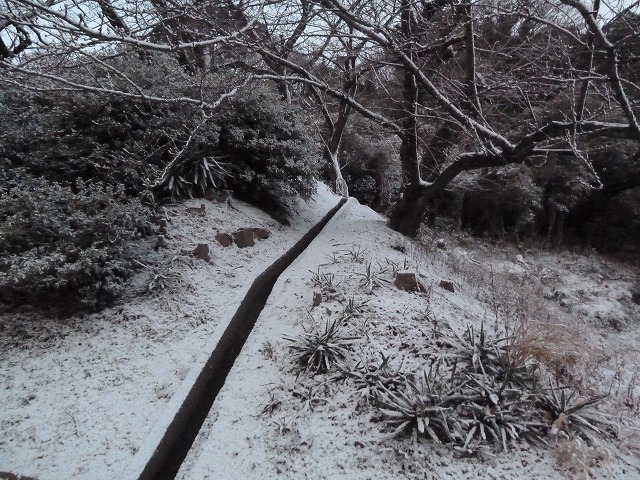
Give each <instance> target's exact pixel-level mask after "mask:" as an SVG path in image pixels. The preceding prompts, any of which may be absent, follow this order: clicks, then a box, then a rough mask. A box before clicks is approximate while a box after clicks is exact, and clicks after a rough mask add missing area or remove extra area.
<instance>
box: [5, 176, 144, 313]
mask: <svg viewBox="0 0 640 480" xmlns="http://www.w3.org/2000/svg"><path fill="white" fill-rule="evenodd" d="M0 178H1V180H0V305H3V306H17V305H21V304H29V305H34V304H36V305H37V304H44V303H46V304H48V305H54V306H56V307H59V309H60V310H64V311H69V310H75V309H96V308H99V307H101V306H104V305H105V304H108V303H109V302H111V301H113V300H114V299H115V298H117V297H118V296H119V295H120V294H121V293H122V288H123V281H124V279H126V278H127V277H128V276H129V274H130V273H131V271H132V265H131V263H130V259H129V257H128V255H127V251H126V250H127V244H128V242H129V241H131V240H132V239H134V238H136V237H139V236H140V235H142V234H143V233H144V232H145V231H147V229H148V227H147V225H148V218H149V215H150V210H149V209H148V208H147V207H145V206H143V205H142V203H141V202H140V200H139V199H136V198H131V197H127V196H125V195H124V194H123V191H122V189H118V188H114V187H111V186H106V185H104V184H101V183H97V182H95V183H88V182H85V181H82V180H77V181H76V182H75V183H74V184H61V183H52V182H48V181H46V180H43V179H40V178H36V177H32V176H29V175H28V174H25V173H24V172H23V171H21V170H9V171H2V172H0Z"/></svg>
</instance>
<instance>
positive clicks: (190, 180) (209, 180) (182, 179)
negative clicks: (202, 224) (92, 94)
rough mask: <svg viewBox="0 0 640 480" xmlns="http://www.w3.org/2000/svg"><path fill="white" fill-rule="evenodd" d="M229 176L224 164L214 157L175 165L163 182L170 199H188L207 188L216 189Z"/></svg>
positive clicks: (190, 160) (202, 192) (189, 160)
mask: <svg viewBox="0 0 640 480" xmlns="http://www.w3.org/2000/svg"><path fill="white" fill-rule="evenodd" d="M229 175H230V172H229V170H228V169H227V166H226V164H225V163H223V162H220V161H218V160H217V159H216V158H214V157H201V158H196V159H188V161H183V162H179V163H177V164H176V167H175V170H174V171H173V172H171V175H168V176H167V177H166V179H165V180H164V183H165V185H166V188H167V190H168V192H169V194H170V196H171V198H181V197H189V198H193V195H194V194H196V193H198V191H199V192H200V193H201V194H203V195H204V193H205V191H206V190H207V188H210V187H212V188H218V187H220V186H221V185H223V183H224V179H225V177H228V176H229Z"/></svg>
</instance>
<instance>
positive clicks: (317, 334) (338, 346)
mask: <svg viewBox="0 0 640 480" xmlns="http://www.w3.org/2000/svg"><path fill="white" fill-rule="evenodd" d="M309 317H310V324H311V327H310V329H309V330H307V331H305V332H304V333H302V334H300V335H298V336H296V337H290V336H285V337H284V338H285V340H287V341H288V342H289V349H290V350H291V352H292V353H293V357H294V358H293V360H294V364H295V365H296V366H297V367H298V368H299V370H300V371H307V372H315V373H324V372H327V371H329V370H330V369H331V367H332V366H333V365H335V364H336V363H337V362H340V361H349V360H350V353H349V348H350V347H351V345H353V344H354V343H355V342H357V341H358V337H353V336H349V335H345V334H344V333H343V332H342V327H341V325H340V320H333V321H331V320H328V321H326V322H325V324H324V326H323V327H320V326H318V324H317V322H316V321H315V319H314V318H313V317H312V316H311V314H309Z"/></svg>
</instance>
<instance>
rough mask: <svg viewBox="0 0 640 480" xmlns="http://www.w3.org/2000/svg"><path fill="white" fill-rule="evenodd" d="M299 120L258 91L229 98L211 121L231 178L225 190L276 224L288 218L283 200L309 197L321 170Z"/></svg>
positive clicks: (308, 134)
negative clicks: (269, 215) (268, 215)
mask: <svg viewBox="0 0 640 480" xmlns="http://www.w3.org/2000/svg"><path fill="white" fill-rule="evenodd" d="M303 115H304V113H303V112H302V111H299V110H298V109H296V108H295V107H293V106H291V105H287V104H285V103H284V102H282V100H281V99H280V98H279V97H278V96H276V95H275V94H272V93H270V92H268V91H267V90H266V89H257V90H256V91H253V92H251V93H248V94H243V95H242V96H238V97H235V98H233V99H232V100H231V101H230V105H229V108H227V109H225V110H224V112H222V114H221V115H220V117H219V118H218V119H216V124H217V125H216V127H217V140H218V143H217V146H216V147H217V148H216V150H217V152H216V153H217V156H218V157H219V158H221V159H222V160H223V161H224V162H225V163H226V166H227V168H228V170H229V172H230V175H229V177H228V178H227V179H226V182H227V185H228V186H229V187H230V188H232V189H233V190H234V192H235V193H236V194H237V195H238V196H239V197H240V198H243V199H245V200H247V201H249V202H251V203H254V204H256V205H258V206H260V207H261V208H266V207H267V211H268V212H269V213H271V214H272V215H274V216H275V217H276V218H277V219H279V220H281V221H284V220H285V218H286V215H287V214H288V208H287V200H288V199H290V198H291V197H294V196H300V197H302V198H304V199H308V198H309V197H310V196H311V195H312V194H313V193H314V191H315V178H317V176H318V170H319V168H320V161H321V155H320V149H319V148H318V145H317V144H316V143H315V142H314V141H313V140H312V139H313V134H312V132H311V131H310V130H309V129H308V128H307V127H306V126H305V125H304V124H303V122H302V119H303Z"/></svg>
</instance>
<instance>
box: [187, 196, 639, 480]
mask: <svg viewBox="0 0 640 480" xmlns="http://www.w3.org/2000/svg"><path fill="white" fill-rule="evenodd" d="M437 240H438V239H435V238H434V239H429V238H425V239H424V241H425V242H426V243H427V247H426V248H425V247H419V246H415V245H413V244H411V243H409V242H407V241H406V240H405V239H404V238H403V237H401V236H400V235H398V234H397V233H395V232H393V231H391V230H389V229H388V228H387V227H386V222H385V219H384V218H382V217H380V216H378V215H377V214H376V213H374V212H372V211H371V210H369V209H368V208H366V207H363V206H360V205H359V204H358V203H357V202H356V201H354V200H353V199H352V200H350V201H349V203H347V205H346V206H345V207H343V209H342V210H341V211H340V212H339V213H338V215H336V217H334V219H332V220H331V222H330V223H329V224H328V225H327V227H326V228H325V229H324V230H323V232H322V233H321V234H320V235H319V236H318V237H317V238H316V240H314V242H313V243H312V244H311V246H310V247H309V248H308V249H307V251H306V252H305V253H304V254H303V255H302V256H301V257H299V258H298V260H296V262H294V264H293V265H292V266H291V267H290V268H289V269H288V270H287V271H285V273H284V274H283V275H282V276H281V277H280V279H279V280H278V282H277V283H276V285H275V287H274V291H273V294H272V296H271V297H270V300H269V302H268V303H267V306H266V308H265V310H264V311H263V312H262V315H261V316H260V318H259V319H258V323H257V324H256V327H255V329H254V331H253V333H252V335H251V336H250V337H249V340H248V342H247V343H246V344H245V347H244V349H243V351H242V353H241V355H240V357H239V358H238V360H237V361H236V363H235V365H234V367H233V369H232V371H231V373H230V375H229V377H228V379H227V383H226V384H225V386H224V388H223V389H222V391H221V393H220V394H219V395H218V397H217V399H216V402H215V404H214V407H213V409H212V410H211V412H210V414H209V417H208V419H207V421H206V422H205V424H204V426H203V427H202V429H201V431H200V434H199V436H198V438H197V439H196V442H195V444H194V447H193V448H192V450H191V451H190V452H189V455H188V456H187V459H186V461H185V462H184V463H183V466H182V469H181V471H180V473H179V475H178V478H179V479H181V480H189V479H196V478H197V479H205V478H207V479H260V478H278V479H281V478H282V479H285V478H286V479H300V478H308V479H337V478H345V479H378V478H385V479H392V478H394V479H395V478H397V479H401V478H436V479H438V478H439V479H445V478H449V479H460V478H469V479H475V478H494V479H495V478H504V479H513V478H519V479H534V478H535V479H537V478H546V479H556V478H565V477H566V478H572V477H573V476H577V478H585V476H586V478H590V477H589V476H590V475H593V476H594V477H598V478H606V477H608V476H611V477H612V478H619V479H623V478H624V479H630V478H640V459H639V457H638V454H639V453H640V452H639V451H638V447H637V444H638V442H637V439H638V436H637V435H636V433H637V432H638V425H639V422H638V418H637V412H638V410H637V406H636V407H634V408H629V407H627V406H625V405H624V401H625V398H626V397H627V395H626V393H627V392H626V390H625V389H626V388H631V392H632V393H633V394H634V395H635V397H634V398H636V399H637V395H638V393H639V392H638V388H637V387H634V384H633V379H632V378H631V377H632V376H633V374H634V372H635V370H637V366H638V365H639V362H638V360H639V357H638V355H637V353H636V352H634V351H630V350H628V349H627V346H629V345H632V344H635V345H638V343H637V342H638V338H639V335H638V332H636V331H634V330H635V328H634V327H635V325H634V322H635V324H636V325H637V320H638V312H639V309H638V307H637V306H635V305H633V304H632V303H631V302H630V300H629V298H628V297H629V294H628V287H629V285H630V279H631V278H630V277H629V278H627V276H629V275H630V274H631V272H630V271H628V270H627V269H625V268H624V267H622V266H619V269H618V270H616V272H617V273H615V274H614V273H613V272H611V275H612V276H610V277H609V279H608V280H606V281H605V280H602V279H600V280H602V282H604V284H602V283H601V284H599V286H598V285H595V284H591V283H590V282H591V280H590V277H589V274H594V275H595V276H597V275H599V274H600V273H598V272H601V271H602V269H603V268H605V266H606V265H608V266H609V267H606V268H611V266H610V264H609V263H607V262H604V261H601V260H598V259H594V260H593V261H590V259H589V258H588V257H581V256H572V255H566V254H563V255H552V254H545V253H542V252H528V253H526V252H525V253H520V252H518V251H517V250H515V249H513V248H511V247H504V253H500V254H495V253H491V252H492V250H491V249H489V248H483V247H482V244H481V243H480V242H475V243H477V244H476V245H467V246H466V247H464V246H459V245H454V244H455V243H462V244H464V243H467V242H470V243H474V242H471V241H470V240H467V241H462V242H456V240H455V238H453V237H451V238H447V239H446V241H445V242H444V245H443V244H442V242H441V246H448V247H449V248H447V249H446V250H443V249H439V248H436V247H435V245H436V244H437ZM529 254H530V255H531V257H534V258H536V260H535V261H534V260H532V259H530V258H529ZM565 263H566V264H565ZM369 265H371V266H372V268H373V269H374V271H384V270H385V269H387V268H388V267H389V266H390V265H396V266H398V265H401V266H402V268H404V267H408V268H410V269H416V268H417V269H418V272H419V273H420V274H421V275H422V276H423V278H425V279H426V282H427V283H428V284H429V290H430V293H410V292H401V291H398V290H397V289H396V288H395V287H394V286H393V283H392V280H393V277H392V275H391V274H390V273H389V270H387V271H386V272H385V273H381V274H380V276H379V277H378V280H379V282H378V283H377V284H376V283H373V285H371V284H369V285H367V277H366V275H365V272H366V270H367V267H368V266H369ZM580 265H583V266H586V265H590V266H591V271H589V272H586V271H585V270H584V269H582V270H581V267H580ZM568 270H571V271H575V272H576V273H575V278H574V277H572V276H570V275H569V274H567V273H566V272H567V271H568ZM318 273H321V274H325V275H328V276H331V275H333V277H332V281H333V282H334V283H335V284H337V286H336V288H335V290H336V294H335V295H333V297H334V298H326V296H325V298H324V299H323V302H322V303H321V304H320V305H318V306H315V307H313V295H314V292H315V291H317V290H318V287H317V286H314V285H313V283H314V280H313V279H314V276H316V275H317V274H318ZM541 275H547V276H550V277H553V279H554V280H551V279H548V278H544V279H542V280H541V279H540V278H539V277H540V276H541ZM613 275H615V276H616V279H615V280H614V279H613ZM598 278H599V277H598ZM598 278H595V279H594V280H593V281H594V282H596V283H597V282H598V281H599V280H598ZM441 280H450V281H452V282H453V284H454V290H455V291H454V292H450V291H448V290H446V289H444V288H441V287H440V286H439V282H440V281H441ZM580 285H581V289H583V290H585V293H582V294H580V293H577V292H574V291H573V289H575V288H577V286H580ZM371 286H373V288H370V287H371ZM625 288H626V290H625ZM557 290H560V291H562V292H564V293H556V291H557ZM587 292H588V293H587ZM605 292H610V293H605ZM545 295H546V296H547V297H549V298H545ZM521 297H522V298H521ZM574 297H575V298H574ZM583 297H584V298H588V299H590V300H591V301H582V300H581V299H582V298H583ZM349 299H353V300H354V302H355V304H356V305H360V306H361V308H360V310H361V313H360V314H356V315H355V316H353V317H351V318H349V319H348V320H347V322H346V325H345V326H344V330H345V334H348V335H353V336H356V337H358V338H359V341H358V343H357V344H356V348H355V350H356V352H357V353H356V354H355V357H356V359H357V358H365V359H369V360H372V359H376V356H377V357H378V359H379V358H380V355H381V354H384V355H386V356H389V358H390V359H391V360H390V363H391V366H392V368H397V369H402V370H404V371H409V372H411V371H414V372H416V371H420V369H421V368H422V369H424V368H425V365H424V362H425V359H424V357H422V356H421V350H423V348H424V346H423V344H424V340H423V339H424V338H425V336H426V335H428V331H429V329H430V328H431V326H432V322H436V323H437V322H447V323H449V325H451V327H452V328H454V329H456V330H458V331H460V332H462V331H463V330H464V328H466V326H468V325H476V326H477V325H479V324H480V323H481V322H485V324H486V325H489V326H493V325H494V324H495V323H496V320H497V321H498V322H503V321H505V319H506V317H509V318H511V320H512V321H514V322H515V321H516V320H517V319H516V318H514V316H515V314H516V312H518V311H522V312H523V313H524V314H525V315H526V314H536V315H537V316H536V317H535V318H531V319H530V321H531V322H532V323H534V322H539V323H540V324H541V325H548V326H549V328H551V325H552V324H554V328H557V331H558V332H570V333H571V335H572V338H571V339H566V340H567V341H566V342H564V341H562V340H558V342H557V346H560V347H563V348H561V351H560V352H558V355H565V354H567V355H568V354H573V353H576V355H578V354H583V355H584V354H586V353H587V352H589V354H590V355H591V357H590V358H589V359H584V360H587V361H585V362H581V361H580V360H582V359H577V360H576V361H575V370H576V371H588V372H590V374H591V375H593V379H592V380H591V381H590V380H587V381H586V383H587V384H590V385H592V386H593V387H594V388H595V387H600V389H601V390H604V391H605V393H610V394H611V397H610V398H609V399H608V401H607V403H605V404H604V407H605V408H607V409H611V411H612V412H615V414H616V415H619V416H621V418H623V423H624V427H623V430H622V432H621V434H620V436H619V437H618V438H617V439H615V440H611V442H610V443H604V442H603V443H602V444H601V445H600V446H598V447H596V448H589V447H586V446H585V445H581V444H579V443H575V442H573V443H572V442H564V443H563V442H559V443H557V444H556V443H553V441H552V442H551V443H552V447H551V448H549V449H534V448H532V447H530V446H528V445H526V444H525V445H522V446H519V447H516V448H515V449H512V450H511V451H509V452H507V453H503V452H500V451H481V452H479V453H478V454H476V455H470V456H466V455H464V454H461V453H459V452H453V451H452V450H451V449H449V448H445V447H436V446H435V445H434V444H433V442H431V441H428V440H425V439H420V440H418V439H417V438H411V437H409V438H400V439H394V438H389V437H388V436H387V434H388V432H389V431H390V428H388V427H387V428H385V427H384V426H383V425H382V424H381V423H379V412H377V411H376V409H375V408H373V407H372V406H371V405H369V404H368V402H367V401H366V399H365V398H364V396H363V395H362V392H361V391H358V390H357V389H356V388H354V385H353V383H352V382H351V381H349V380H345V379H344V378H341V375H340V374H339V373H338V374H337V373H336V372H335V370H334V372H333V373H329V374H321V375H315V376H314V375H310V374H308V373H301V374H300V375H297V373H296V371H294V365H293V364H292V356H291V353H290V352H289V348H288V345H289V341H287V340H286V339H285V337H287V336H289V337H291V336H296V335H298V334H300V333H302V332H303V331H305V330H307V331H308V330H309V329H310V324H309V322H310V321H312V320H311V319H310V316H312V317H313V319H314V321H315V322H316V324H317V325H318V326H319V327H320V328H322V326H323V324H324V322H326V321H327V320H335V319H337V318H339V317H340V316H341V315H342V313H343V312H344V309H345V305H346V304H347V302H348V301H349ZM560 302H562V304H563V305H564V306H560ZM595 311H600V316H601V317H602V316H603V315H604V316H605V317H606V316H607V315H614V316H625V315H626V316H627V317H625V320H624V321H622V323H623V324H624V325H627V326H628V328H626V329H625V330H623V333H619V332H617V331H615V330H613V329H612V328H611V327H610V326H609V325H608V324H607V323H606V322H605V323H600V321H599V320H598V319H597V318H596V316H595V314H594V312H595ZM605 311H606V312H608V313H605ZM574 312H575V313H576V315H574V314H573V313H574ZM584 312H586V313H584ZM594 322H595V323H594ZM621 337H622V338H624V341H621V340H620V338H621ZM553 348H554V346H553V345H550V346H549V349H550V351H551V352H553ZM571 358H573V357H571ZM614 359H616V360H614ZM592 361H597V362H598V364H597V365H595V364H592V363H591V362H592ZM619 361H624V362H626V363H625V364H624V366H623V365H621V364H620V363H619ZM620 375H622V376H625V375H626V378H624V379H623V378H621V377H620ZM591 457H593V458H591Z"/></svg>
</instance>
